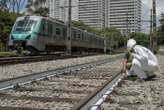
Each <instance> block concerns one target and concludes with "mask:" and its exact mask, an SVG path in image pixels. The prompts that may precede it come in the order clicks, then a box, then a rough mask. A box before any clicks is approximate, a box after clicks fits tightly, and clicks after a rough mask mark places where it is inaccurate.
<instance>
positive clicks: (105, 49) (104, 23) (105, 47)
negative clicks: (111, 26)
mask: <svg viewBox="0 0 164 110" xmlns="http://www.w3.org/2000/svg"><path fill="white" fill-rule="evenodd" d="M106 3H107V1H106V0H104V4H103V5H104V6H105V5H106ZM103 5H102V8H104V7H103ZM105 7H106V6H105ZM102 10H103V9H102ZM106 11H107V9H106V8H104V12H103V17H104V22H103V28H104V53H106V52H107V38H106V15H107V14H106Z"/></svg>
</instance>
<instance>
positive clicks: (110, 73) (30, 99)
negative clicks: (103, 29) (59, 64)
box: [0, 56, 122, 110]
mask: <svg viewBox="0 0 164 110" xmlns="http://www.w3.org/2000/svg"><path fill="white" fill-rule="evenodd" d="M121 57H122V56H119V57H115V58H113V59H106V60H102V61H98V62H91V63H87V64H80V65H76V66H70V67H66V68H60V69H56V70H53V71H47V72H42V73H37V74H33V75H28V76H23V77H19V78H14V79H8V80H3V81H0V89H1V91H0V105H1V106H0V108H1V109H3V110H51V109H52V110H55V109H56V110H72V109H75V110H78V109H81V110H85V109H86V107H87V108H88V107H89V108H90V107H91V105H95V104H96V103H99V102H100V101H99V99H100V100H101V97H100V96H103V95H107V93H109V91H111V90H112V89H113V87H114V85H117V83H118V82H119V81H120V78H121V77H122V75H120V72H119V69H118V65H119V64H120V62H119V61H117V60H118V59H120V58H121ZM102 64H103V65H102ZM98 65H99V66H98ZM100 65H101V66H100ZM9 88H12V89H9ZM97 88H98V89H97ZM107 88H108V89H109V90H108V89H107ZM94 91H95V92H94ZM93 92H94V93H93ZM91 93H92V94H91ZM97 94H98V96H99V97H98V98H96V100H95V99H94V97H95V96H96V95H97ZM86 97H87V98H86ZM96 97H97V96H96ZM103 97H104V96H103ZM92 99H93V100H92ZM79 102H80V103H79ZM90 102H92V103H90ZM88 103H89V104H88ZM2 105H3V106H2ZM95 107H98V105H96V106H94V107H93V109H94V108H95Z"/></svg>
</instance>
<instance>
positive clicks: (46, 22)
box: [8, 16, 110, 52]
mask: <svg viewBox="0 0 164 110" xmlns="http://www.w3.org/2000/svg"><path fill="white" fill-rule="evenodd" d="M66 36H67V27H66V25H65V24H64V23H62V22H60V21H58V20H54V19H51V18H48V17H41V16H23V17H18V18H17V20H16V22H15V24H14V26H13V29H12V31H11V34H10V37H9V43H8V45H9V47H10V48H11V49H16V48H17V47H18V46H19V47H20V46H21V47H22V48H23V49H24V50H28V51H30V52H51V51H59V50H60V51H61V50H63V51H64V50H66ZM104 40H105V39H104V38H103V37H100V36H97V35H95V34H93V33H89V32H86V31H85V30H81V29H78V28H75V27H72V28H71V46H72V51H103V50H104V46H105V45H104ZM106 44H107V45H106V48H107V50H109V49H110V48H109V47H110V46H109V41H108V40H107V43H106Z"/></svg>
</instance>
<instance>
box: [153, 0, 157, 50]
mask: <svg viewBox="0 0 164 110" xmlns="http://www.w3.org/2000/svg"><path fill="white" fill-rule="evenodd" d="M152 3H153V39H152V40H153V51H154V52H155V53H156V52H157V35H156V28H157V23H156V0H153V2H152Z"/></svg>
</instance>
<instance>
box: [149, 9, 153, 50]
mask: <svg viewBox="0 0 164 110" xmlns="http://www.w3.org/2000/svg"><path fill="white" fill-rule="evenodd" d="M152 34H153V10H152V9H150V37H149V46H150V49H151V50H153V40H152Z"/></svg>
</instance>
